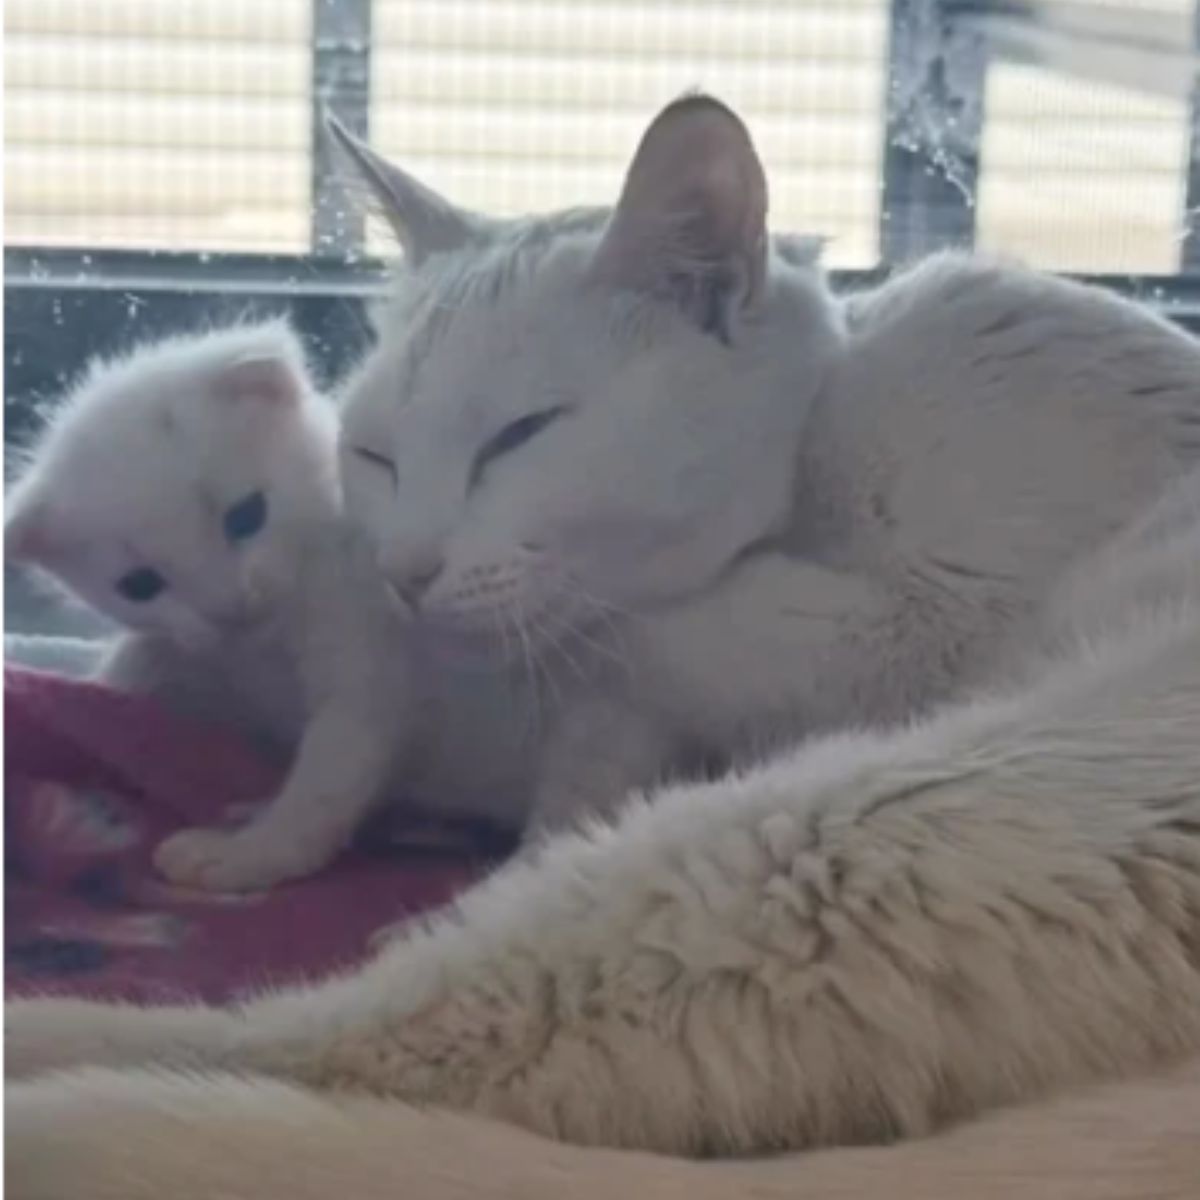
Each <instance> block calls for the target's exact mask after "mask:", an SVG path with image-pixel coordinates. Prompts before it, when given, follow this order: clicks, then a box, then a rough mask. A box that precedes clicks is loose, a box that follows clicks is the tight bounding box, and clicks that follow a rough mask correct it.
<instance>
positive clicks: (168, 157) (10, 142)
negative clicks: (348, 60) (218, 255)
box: [4, 0, 311, 251]
mask: <svg viewBox="0 0 1200 1200" xmlns="http://www.w3.org/2000/svg"><path fill="white" fill-rule="evenodd" d="M4 7H5V28H6V39H5V41H6V44H5V71H6V73H7V78H6V81H5V93H6V95H5V115H4V120H5V139H6V154H5V162H4V177H5V224H6V239H7V241H8V242H9V243H12V244H25V245H29V244H36V245H71V246H81V247H88V248H93V247H111V246H119V247H129V248H151V247H153V248H159V249H163V248H168V249H176V250H243V251H283V250H301V249H304V248H305V247H306V246H307V243H308V211H309V140H310V116H309V113H310V105H309V92H310V84H309V77H310V59H311V54H310V48H309V30H310V20H309V13H310V9H311V3H310V0H262V2H261V3H248V2H246V0H186V2H180V3H172V2H169V0H7V2H6V4H5V6H4Z"/></svg>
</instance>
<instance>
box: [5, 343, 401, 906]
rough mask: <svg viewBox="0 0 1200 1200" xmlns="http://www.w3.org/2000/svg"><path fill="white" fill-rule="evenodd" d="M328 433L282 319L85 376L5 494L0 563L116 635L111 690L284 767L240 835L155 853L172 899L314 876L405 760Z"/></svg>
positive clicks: (377, 591)
mask: <svg viewBox="0 0 1200 1200" xmlns="http://www.w3.org/2000/svg"><path fill="white" fill-rule="evenodd" d="M334 430H335V414H334V412H333V409H332V407H331V406H330V405H329V404H328V403H327V402H326V401H325V400H324V399H323V398H322V397H321V396H319V395H317V394H316V393H315V392H314V390H313V388H312V386H311V385H310V383H309V380H308V377H307V374H306V372H305V367H304V363H303V359H302V354H301V350H300V347H299V344H298V342H297V340H296V338H295V336H294V335H293V334H292V333H291V332H290V330H289V329H288V328H287V327H286V325H284V324H283V323H281V322H279V323H270V324H263V325H256V326H242V327H237V328H233V329H227V330H223V331H219V332H214V333H210V334H208V335H206V336H201V337H191V338H174V339H171V340H168V341H164V342H161V343H159V344H156V345H153V346H150V347H147V348H145V349H142V350H140V351H138V352H136V353H134V354H133V355H132V356H130V357H128V358H126V359H122V360H119V361H113V362H108V363H101V364H97V365H95V366H94V367H93V368H92V369H91V370H90V372H89V373H88V375H87V376H86V377H85V378H84V379H83V381H82V382H81V383H80V385H79V386H78V387H77V388H76V389H75V391H74V392H73V394H72V395H71V396H70V397H69V399H68V400H67V401H66V403H65V404H64V405H63V406H62V407H61V408H60V409H59V411H58V412H57V414H56V415H55V417H54V419H53V421H52V423H51V424H50V426H49V428H48V429H47V431H46V433H45V435H44V437H43V438H42V440H41V442H40V444H39V445H38V446H37V448H36V451H35V454H34V456H33V460H32V463H31V466H30V469H29V470H28V472H27V473H26V474H25V476H24V477H23V478H22V479H21V481H20V483H19V484H18V485H17V487H16V488H15V489H14V492H13V494H12V495H11V496H10V497H9V502H8V512H7V514H6V524H5V548H6V554H7V556H8V557H9V558H10V559H19V560H22V561H24V562H27V563H32V564H35V565H36V566H38V567H40V568H42V569H43V570H45V571H47V572H49V573H50V574H51V575H53V576H54V577H56V578H57V579H58V580H60V581H61V582H62V583H63V584H65V585H66V586H67V588H68V589H70V590H71V591H72V592H74V593H76V594H77V595H78V596H80V597H81V598H82V599H83V600H85V601H87V602H88V603H89V604H91V605H93V606H94V607H95V608H97V609H98V610H100V611H101V612H103V613H106V614H107V615H108V616H109V617H111V618H112V619H113V620H115V621H117V622H118V623H119V624H121V625H123V626H125V627H126V628H127V629H129V630H131V631H132V632H131V633H129V634H128V635H127V636H125V637H124V638H122V640H121V641H120V642H119V644H118V646H117V648H116V650H115V653H114V654H113V655H112V657H111V658H110V660H109V661H108V663H107V664H106V666H105V668H104V670H103V674H104V675H105V677H106V678H107V679H108V680H109V681H110V682H113V683H114V684H116V685H118V686H124V687H127V688H131V689H133V690H139V691H148V692H152V693H155V694H158V695H160V696H162V697H163V699H164V700H165V701H166V702H168V703H170V704H172V705H174V706H176V707H178V708H182V709H185V710H190V711H192V712H194V713H196V714H197V715H201V716H204V717H207V718H209V719H212V720H219V721H222V722H225V723H228V724H233V725H236V726H238V727H239V728H242V729H243V730H248V731H250V732H252V733H255V734H257V735H258V736H259V737H260V738H261V739H263V740H265V741H268V742H271V743H273V744H274V745H276V746H277V747H286V748H288V749H289V750H294V751H295V758H294V762H293V765H292V768H291V771H290V773H289V775H288V777H287V780H286V782H285V783H284V785H283V788H282V791H281V792H280V793H279V795H278V796H277V797H276V798H275V799H274V801H273V802H272V803H271V805H270V807H269V808H268V809H267V810H266V811H265V812H264V814H263V815H262V816H260V817H259V818H258V819H257V820H255V821H254V822H252V823H251V824H249V825H248V826H246V827H245V828H244V829H242V830H240V831H237V832H223V831H219V830H188V831H186V832H182V833H179V834H177V835H175V836H174V837H172V838H170V839H168V840H167V841H166V842H165V843H164V844H163V845H162V846H161V847H159V849H158V852H157V855H156V861H157V863H158V866H159V867H160V869H161V870H162V871H163V872H164V873H165V874H166V875H167V876H168V877H169V878H171V879H173V880H176V881H178V882H180V883H187V884H194V885H200V886H204V887H227V888H247V887H262V886H266V885H268V884H271V883H273V882H276V881H278V880H281V879H286V878H290V877H293V876H296V875H301V874H304V873H306V872H308V871H311V870H314V869H316V868H317V867H319V866H321V865H323V864H324V863H325V862H326V861H328V860H329V859H330V858H331V857H332V856H333V855H334V853H335V852H336V851H338V850H339V849H340V848H341V847H342V846H343V844H344V843H345V842H346V841H347V840H348V839H349V838H350V836H351V834H352V833H353V832H354V830H355V828H356V827H357V825H358V824H359V822H360V821H361V819H362V818H363V816H364V815H365V813H366V811H367V810H368V808H369V807H370V806H371V805H372V804H373V803H375V802H376V801H377V800H379V799H380V797H381V794H382V792H383V789H384V787H385V785H386V783H387V782H388V780H389V778H390V777H391V776H392V775H393V774H394V773H395V768H396V766H397V765H398V763H399V761H400V759H401V755H402V752H403V751H404V749H405V739H404V735H405V733H406V732H408V731H409V730H410V728H411V726H412V724H413V720H414V718H413V707H414V705H413V701H412V697H411V695H410V686H409V684H410V672H409V670H408V667H407V663H406V660H405V658H404V653H405V650H404V647H405V641H404V638H403V636H402V629H401V623H400V620H399V618H398V617H397V615H396V611H395V610H396V609H397V608H398V607H399V606H398V605H396V603H395V601H394V600H392V599H390V598H389V597H388V595H387V593H386V589H385V588H384V587H383V585H382V581H381V580H380V579H379V578H378V576H377V574H376V573H375V572H374V571H373V570H372V568H371V566H370V563H369V561H368V560H367V559H365V558H364V556H363V555H362V554H361V553H360V551H359V548H358V546H357V544H356V541H355V539H354V538H353V537H352V536H351V534H350V532H349V531H348V530H347V529H346V528H345V527H344V525H343V523H342V520H341V517H340V513H339V507H340V497H339V493H338V484H337V472H336V449H335V432H334Z"/></svg>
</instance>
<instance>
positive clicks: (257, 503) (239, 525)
mask: <svg viewBox="0 0 1200 1200" xmlns="http://www.w3.org/2000/svg"><path fill="white" fill-rule="evenodd" d="M266 523H267V498H266V496H264V495H263V494H262V492H251V493H250V495H248V496H243V497H242V499H241V500H239V501H238V502H237V503H236V504H231V505H230V506H229V507H228V508H227V509H226V510H225V518H224V520H223V522H222V524H223V525H224V527H225V536H226V537H227V538H228V539H229V540H230V541H231V542H244V541H245V540H246V539H247V538H252V537H253V536H254V535H255V534H256V533H257V532H258V531H259V530H260V529H261V528H262V527H263V526H264V525H265V524H266Z"/></svg>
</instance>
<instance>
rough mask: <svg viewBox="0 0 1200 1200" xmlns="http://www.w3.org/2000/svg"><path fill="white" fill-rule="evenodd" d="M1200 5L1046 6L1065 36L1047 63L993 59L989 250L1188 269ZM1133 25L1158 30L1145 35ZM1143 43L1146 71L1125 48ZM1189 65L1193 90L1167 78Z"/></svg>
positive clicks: (1048, 25) (1120, 0)
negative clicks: (1137, 37)
mask: <svg viewBox="0 0 1200 1200" xmlns="http://www.w3.org/2000/svg"><path fill="white" fill-rule="evenodd" d="M1193 10H1194V0H1101V2H1099V3H1097V0H1087V3H1083V2H1081V0H1048V2H1047V0H1043V2H1042V3H1040V4H1039V5H1038V12H1039V21H1040V22H1041V23H1042V24H1043V25H1044V27H1045V29H1046V30H1047V36H1048V37H1049V38H1050V39H1051V40H1050V41H1049V42H1048V43H1047V46H1048V50H1047V52H1046V57H1047V61H1045V62H1043V63H1041V64H1040V65H1036V66H1034V65H1018V64H1015V63H1006V62H993V63H992V65H991V66H990V68H989V70H988V76H987V90H986V97H985V101H984V114H985V115H984V125H983V139H982V151H981V161H982V172H981V177H980V182H979V189H978V196H977V199H978V226H977V240H978V243H979V244H980V245H981V246H984V247H987V248H989V249H993V250H1001V251H1006V252H1011V253H1014V254H1016V255H1019V256H1020V257H1021V258H1023V259H1025V260H1026V261H1028V262H1031V263H1033V264H1035V265H1037V266H1041V267H1050V268H1054V269H1058V270H1069V271H1080V272H1125V271H1129V272H1153V273H1158V272H1162V273H1174V272H1176V271H1178V270H1179V264H1180V251H1181V243H1182V237H1183V229H1184V218H1185V208H1186V179H1187V169H1188V151H1189V142H1190V138H1191V133H1190V131H1191V111H1190V107H1191V104H1190V100H1189V98H1188V97H1187V96H1186V95H1185V92H1186V78H1187V75H1186V71H1187V70H1188V55H1187V51H1188V48H1189V47H1190V45H1191V39H1192V33H1191V24H1192V19H1193ZM1131 27H1133V28H1137V29H1139V30H1140V31H1141V32H1142V33H1143V35H1144V37H1143V39H1142V40H1141V41H1140V42H1139V43H1137V44H1135V43H1133V42H1131V41H1130V40H1129V36H1128V35H1129V30H1130V28H1131ZM1054 45H1057V46H1058V47H1059V48H1060V49H1059V51H1057V53H1061V54H1062V55H1063V57H1064V61H1063V63H1062V64H1061V65H1056V63H1055V61H1054V58H1055V53H1056V52H1055V51H1054V50H1053V46H1054ZM1109 46H1113V47H1115V49H1116V51H1117V53H1109V52H1108V51H1107V47H1109ZM1138 50H1142V51H1145V54H1144V56H1143V58H1142V60H1141V63H1142V64H1143V65H1141V66H1139V65H1138V60H1137V59H1136V57H1134V58H1128V57H1124V56H1123V55H1122V54H1121V53H1120V52H1121V51H1132V52H1135V53H1136V52H1137V51H1138ZM1191 69H1192V71H1193V73H1194V66H1193V67H1192V68H1191ZM1176 74H1182V77H1183V78H1184V80H1185V85H1184V86H1183V87H1175V85H1174V83H1171V86H1167V85H1168V82H1169V81H1171V80H1172V78H1173V77H1174V76H1175V75H1176ZM1087 76H1090V78H1089V77H1087ZM1172 89H1174V90H1175V92H1176V94H1175V95H1172V94H1171V91H1172ZM1156 93H1157V94H1156Z"/></svg>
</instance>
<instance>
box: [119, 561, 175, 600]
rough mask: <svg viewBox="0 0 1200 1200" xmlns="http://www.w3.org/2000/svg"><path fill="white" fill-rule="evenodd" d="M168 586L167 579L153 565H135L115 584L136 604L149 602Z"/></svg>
mask: <svg viewBox="0 0 1200 1200" xmlns="http://www.w3.org/2000/svg"><path fill="white" fill-rule="evenodd" d="M166 586H167V581H166V580H165V579H164V578H163V577H162V576H161V575H160V574H159V573H158V572H157V571H156V570H155V569H154V568H153V567H134V569H133V570H132V571H126V572H125V574H124V575H122V576H121V578H120V579H118V580H117V582H116V584H115V587H116V589H117V591H118V592H120V594H121V595H122V596H124V597H125V599H126V600H131V601H132V602H133V603H134V604H148V603H149V602H150V601H151V600H153V599H154V597H155V596H157V595H159V593H161V592H162V591H164V590H165V589H166Z"/></svg>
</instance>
